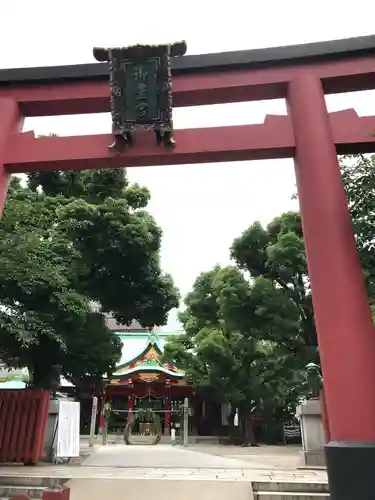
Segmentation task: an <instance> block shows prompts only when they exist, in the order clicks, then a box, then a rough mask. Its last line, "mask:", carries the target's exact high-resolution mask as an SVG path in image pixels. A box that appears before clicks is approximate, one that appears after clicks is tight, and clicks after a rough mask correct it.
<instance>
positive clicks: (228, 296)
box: [165, 267, 300, 445]
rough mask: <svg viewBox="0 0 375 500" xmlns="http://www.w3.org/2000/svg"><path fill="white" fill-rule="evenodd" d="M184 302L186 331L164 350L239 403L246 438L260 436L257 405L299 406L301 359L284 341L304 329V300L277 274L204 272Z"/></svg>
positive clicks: (219, 394)
mask: <svg viewBox="0 0 375 500" xmlns="http://www.w3.org/2000/svg"><path fill="white" fill-rule="evenodd" d="M185 305H186V309H185V311H184V312H182V313H181V316H180V318H181V321H182V323H183V326H184V334H183V335H180V336H175V337H173V338H171V339H170V340H169V342H167V344H166V345H165V357H166V359H168V360H170V361H173V362H175V363H178V364H179V365H180V366H181V367H183V368H184V369H185V371H186V373H187V376H188V377H189V378H190V379H191V381H192V383H194V384H195V385H196V386H198V387H200V388H204V387H207V388H209V391H210V394H211V395H213V396H214V397H216V398H217V400H218V401H220V402H230V403H231V405H232V409H233V410H234V409H235V408H238V410H239V417H240V421H241V422H242V426H243V439H244V444H245V445H247V444H249V443H250V444H254V434H253V431H252V425H251V415H252V413H254V412H257V413H263V414H268V415H271V414H272V413H274V412H275V411H276V410H277V409H278V410H280V409H281V410H282V411H286V412H288V409H291V408H292V407H293V409H292V411H295V406H294V404H292V403H293V401H292V400H293V398H295V394H296V393H297V392H298V390H297V386H298V385H299V384H300V378H299V375H300V373H299V372H298V368H299V359H298V358H297V357H296V356H291V355H290V352H289V351H288V350H287V349H285V347H284V345H283V341H284V340H285V339H286V338H288V337H292V338H293V337H295V336H296V334H297V332H298V328H299V312H298V308H297V307H296V306H295V304H294V303H293V301H291V300H289V299H288V298H286V296H285V294H284V293H283V291H282V290H281V289H278V288H277V287H276V286H275V285H274V284H273V282H272V281H270V280H268V279H266V278H264V277H257V278H255V279H253V280H251V281H248V280H247V279H246V278H245V277H244V275H243V273H242V272H241V271H240V270H239V269H238V268H236V267H225V268H220V267H215V268H214V269H213V270H212V271H209V272H205V273H202V274H201V275H200V276H199V277H198V278H197V280H196V281H195V283H194V286H193V290H192V292H191V293H189V294H188V295H187V297H186V299H185ZM294 388H296V390H295V391H294V394H293V390H294ZM294 403H295V401H294ZM232 417H233V415H232Z"/></svg>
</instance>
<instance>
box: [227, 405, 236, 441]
mask: <svg viewBox="0 0 375 500" xmlns="http://www.w3.org/2000/svg"><path fill="white" fill-rule="evenodd" d="M235 414H236V407H235V406H234V405H233V404H232V407H231V410H230V414H229V416H228V423H229V444H235V440H236V432H235V429H236V427H234V416H235Z"/></svg>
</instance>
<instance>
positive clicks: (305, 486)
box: [252, 481, 329, 494]
mask: <svg viewBox="0 0 375 500" xmlns="http://www.w3.org/2000/svg"><path fill="white" fill-rule="evenodd" d="M252 488H253V491H261V492H267V491H269V492H283V491H285V492H287V493H292V492H294V491H296V492H302V493H326V494H327V493H329V488H328V483H325V482H324V483H323V482H313V483H312V482H306V481H305V482H301V481H282V482H280V481H254V482H252Z"/></svg>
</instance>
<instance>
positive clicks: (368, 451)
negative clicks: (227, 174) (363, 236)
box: [287, 74, 375, 500]
mask: <svg viewBox="0 0 375 500" xmlns="http://www.w3.org/2000/svg"><path fill="white" fill-rule="evenodd" d="M287 101H288V113H289V114H290V116H291V118H292V121H293V130H294V136H295V145H296V151H295V171H296V178H297V187H298V194H299V201H300V210H301V216H302V225H303V232H304V239H305V246H306V255H307V262H308V271H309V277H310V281H311V289H312V298H313V305H314V313H315V319H316V327H317V332H318V340H319V352H320V357H321V363H322V372H323V379H324V387H325V394H326V400H327V408H328V419H329V427H330V432H331V442H329V443H328V445H327V446H326V459H327V469H328V477H329V484H330V491H331V499H332V500H355V499H357V500H371V499H374V498H375V478H374V472H373V471H374V463H375V329H374V326H373V321H372V317H371V312H370V308H369V303H368V297H367V292H366V289H365V284H364V278H363V273H362V269H361V265H360V262H359V258H358V254H357V250H356V245H355V239H354V236H353V230H352V223H351V217H350V214H349V210H348V206H347V200H346V195H345V190H344V186H343V183H342V180H341V174H340V167H339V164H338V161H337V155H336V148H335V143H334V140H333V134H332V130H331V125H330V121H329V117H328V112H327V108H326V103H325V98H324V91H323V87H322V84H321V81H320V79H319V78H318V77H315V76H314V75H312V74H307V75H301V76H298V77H296V78H295V79H294V80H292V81H291V82H290V84H289V92H288V99H287ZM359 491H360V495H359ZM358 495H359V496H360V499H359V496H358Z"/></svg>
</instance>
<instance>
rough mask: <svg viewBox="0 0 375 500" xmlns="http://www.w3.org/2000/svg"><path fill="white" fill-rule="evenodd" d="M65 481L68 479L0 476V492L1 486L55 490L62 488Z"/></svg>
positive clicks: (13, 475) (14, 475) (12, 475)
mask: <svg viewBox="0 0 375 500" xmlns="http://www.w3.org/2000/svg"><path fill="white" fill-rule="evenodd" d="M67 481H69V478H66V477H48V476H42V475H41V476H33V475H21V474H19V475H16V474H2V475H0V491H1V488H2V487H3V486H14V487H29V488H56V487H61V486H63V485H64V484H65V483H66V482H67ZM0 496H1V494H0Z"/></svg>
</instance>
